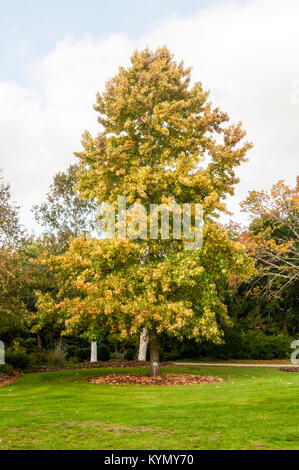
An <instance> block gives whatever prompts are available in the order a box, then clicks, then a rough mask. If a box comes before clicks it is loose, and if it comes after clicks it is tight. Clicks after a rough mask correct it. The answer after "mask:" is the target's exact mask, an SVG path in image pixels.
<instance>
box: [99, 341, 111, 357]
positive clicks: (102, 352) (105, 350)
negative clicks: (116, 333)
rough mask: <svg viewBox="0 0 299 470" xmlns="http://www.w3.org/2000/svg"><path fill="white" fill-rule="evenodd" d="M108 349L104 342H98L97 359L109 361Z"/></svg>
mask: <svg viewBox="0 0 299 470" xmlns="http://www.w3.org/2000/svg"><path fill="white" fill-rule="evenodd" d="M109 359H110V350H109V348H108V346H106V344H104V343H98V361H109Z"/></svg>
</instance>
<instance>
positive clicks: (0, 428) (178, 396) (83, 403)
mask: <svg viewBox="0 0 299 470" xmlns="http://www.w3.org/2000/svg"><path fill="white" fill-rule="evenodd" d="M137 371H138V372H141V371H144V369H138V370H137V369H130V370H124V369H121V370H117V369H113V370H110V371H108V370H107V369H106V370H103V369H93V370H71V371H60V372H49V373H42V374H27V375H24V376H22V377H20V378H19V380H18V382H16V383H14V384H12V385H8V386H5V387H1V388H0V403H1V410H0V449H109V450H110V449H111V450H114V449H128V450H130V449H150V450H153V449H155V450H156V449H157V450H162V449H163V450H164V449H171V450H174V449H182V450H183V449H299V419H298V418H299V416H298V415H299V413H298V399H299V393H298V385H299V373H285V372H280V371H278V370H275V369H261V368H245V367H244V368H233V367H223V368H220V367H214V368H213V367H208V366H204V367H201V368H198V367H193V366H189V367H188V366H185V367H183V366H180V367H172V368H171V367H168V368H164V369H163V371H164V372H166V371H167V372H172V371H173V372H174V371H176V372H182V373H186V372H187V373H193V374H203V375H216V376H219V377H223V378H225V379H227V380H226V381H225V382H223V383H215V384H205V385H192V386H172V387H158V386H157V387H151V386H132V385H126V386H125V385H123V386H111V385H96V384H91V383H88V382H87V380H86V379H87V378H88V377H90V376H91V375H100V374H103V373H107V372H113V373H115V372H122V373H129V372H131V373H132V372H134V373H135V372H137Z"/></svg>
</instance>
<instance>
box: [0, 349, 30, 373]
mask: <svg viewBox="0 0 299 470" xmlns="http://www.w3.org/2000/svg"><path fill="white" fill-rule="evenodd" d="M5 361H6V362H7V364H10V365H11V366H12V367H13V368H14V369H17V370H25V369H28V367H29V365H30V357H29V356H28V354H26V353H25V352H22V351H9V350H8V351H7V352H6V354H5Z"/></svg>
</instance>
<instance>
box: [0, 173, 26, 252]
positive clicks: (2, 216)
mask: <svg viewBox="0 0 299 470" xmlns="http://www.w3.org/2000/svg"><path fill="white" fill-rule="evenodd" d="M18 210H19V207H18V206H17V205H16V204H15V202H13V201H12V198H11V192H10V185H9V184H8V183H6V182H5V181H4V178H3V176H2V174H1V170H0V246H1V249H3V247H4V246H6V247H11V246H13V245H14V244H15V243H16V242H17V241H18V240H20V239H21V238H22V235H23V230H22V228H21V225H20V221H19V213H18Z"/></svg>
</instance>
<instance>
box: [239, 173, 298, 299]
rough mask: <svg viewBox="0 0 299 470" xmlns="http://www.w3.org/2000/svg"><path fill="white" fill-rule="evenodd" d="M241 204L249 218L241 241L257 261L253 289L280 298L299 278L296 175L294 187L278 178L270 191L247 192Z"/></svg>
mask: <svg viewBox="0 0 299 470" xmlns="http://www.w3.org/2000/svg"><path fill="white" fill-rule="evenodd" d="M241 206H242V208H243V211H244V212H247V213H248V214H249V215H250V217H251V224H250V227H249V230H248V231H244V232H243V233H242V234H241V237H240V240H241V241H242V242H244V243H245V245H246V246H247V250H248V252H249V253H250V255H252V256H254V258H255V259H256V260H257V265H258V268H259V269H258V274H257V276H256V278H255V283H254V286H255V290H256V291H257V292H258V293H260V292H263V293H265V294H266V295H267V297H268V298H271V297H273V296H275V297H279V296H280V295H281V293H282V292H283V291H284V290H285V289H287V288H288V287H290V286H293V285H295V284H297V283H298V281H299V251H298V250H299V176H298V177H297V184H296V187H295V188H293V189H292V188H290V187H289V186H287V185H286V184H285V183H284V182H283V181H282V180H281V181H278V183H276V184H274V185H273V186H272V188H271V191H270V192H267V191H250V193H249V195H248V197H247V198H246V200H245V201H244V202H243V203H242V204H241Z"/></svg>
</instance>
